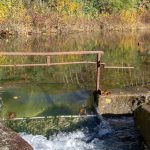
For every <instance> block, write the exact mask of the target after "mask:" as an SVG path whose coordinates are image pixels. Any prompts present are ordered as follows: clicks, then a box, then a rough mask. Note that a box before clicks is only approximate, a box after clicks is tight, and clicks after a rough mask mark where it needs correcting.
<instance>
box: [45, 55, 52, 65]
mask: <svg viewBox="0 0 150 150" xmlns="http://www.w3.org/2000/svg"><path fill="white" fill-rule="evenodd" d="M46 57H47V65H50V63H51V60H50V56H46Z"/></svg>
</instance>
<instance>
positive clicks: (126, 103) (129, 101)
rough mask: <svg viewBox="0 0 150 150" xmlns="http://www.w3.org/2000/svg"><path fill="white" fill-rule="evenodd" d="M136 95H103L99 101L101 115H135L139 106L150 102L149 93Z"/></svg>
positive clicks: (127, 93)
mask: <svg viewBox="0 0 150 150" xmlns="http://www.w3.org/2000/svg"><path fill="white" fill-rule="evenodd" d="M136 93H137V92H136ZM136 93H129V92H124V93H123V92H120V93H112V94H108V95H101V96H100V97H99V100H98V109H99V111H100V113H101V114H112V115H113V114H114V115H121V114H133V111H134V110H135V109H136V108H137V107H138V106H139V105H141V104H142V103H148V102H150V93H149V92H146V93H138V94H136Z"/></svg>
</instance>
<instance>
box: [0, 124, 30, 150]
mask: <svg viewBox="0 0 150 150" xmlns="http://www.w3.org/2000/svg"><path fill="white" fill-rule="evenodd" d="M0 135H1V136H0V150H33V148H32V147H31V146H30V145H29V144H28V143H27V142H26V141H25V140H23V139H22V138H21V137H20V136H19V134H17V133H15V132H14V131H12V130H11V129H9V128H7V127H5V126H4V125H3V124H2V123H0Z"/></svg>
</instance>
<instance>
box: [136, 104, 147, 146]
mask: <svg viewBox="0 0 150 150" xmlns="http://www.w3.org/2000/svg"><path fill="white" fill-rule="evenodd" d="M134 117H135V124H136V126H137V128H138V129H139V130H140V132H141V135H142V136H143V138H144V140H145V142H146V144H147V145H148V146H149V148H150V105H147V104H143V105H141V106H140V107H138V108H137V109H136V110H135V112H134Z"/></svg>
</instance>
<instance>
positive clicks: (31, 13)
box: [0, 0, 150, 38]
mask: <svg viewBox="0 0 150 150" xmlns="http://www.w3.org/2000/svg"><path fill="white" fill-rule="evenodd" d="M119 1H120V2H119ZM101 3H102V2H99V1H95V2H90V3H89V2H84V1H82V0H81V1H80V2H77V1H71V0H68V1H67V0H61V1H55V0H54V1H53V0H52V1H48V2H46V1H37V2H36V1H32V2H31V1H29V2H28V3H27V2H26V1H18V0H13V1H9V0H8V1H7V2H5V3H4V4H3V2H0V27H1V29H0V37H1V38H6V37H9V36H13V35H15V36H16V35H18V36H29V35H34V34H44V35H51V34H64V33H74V32H75V33H76V32H90V31H103V30H107V31H114V30H115V31H116V30H117V31H122V30H128V31H129V30H141V29H142V30H143V29H145V30H150V15H149V8H147V3H143V2H142V1H141V2H140V1H139V3H132V4H130V2H126V3H124V2H122V1H121V0H118V2H117V1H116V2H113V4H112V3H111V2H109V3H108V4H107V5H106V4H105V5H106V6H105V5H103V4H101ZM103 3H104V2H103ZM127 6H128V7H127ZM135 7H136V9H135Z"/></svg>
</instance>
